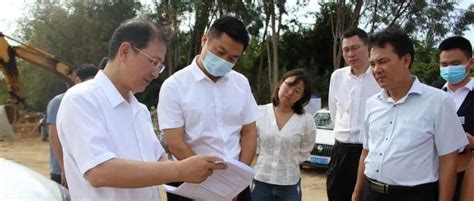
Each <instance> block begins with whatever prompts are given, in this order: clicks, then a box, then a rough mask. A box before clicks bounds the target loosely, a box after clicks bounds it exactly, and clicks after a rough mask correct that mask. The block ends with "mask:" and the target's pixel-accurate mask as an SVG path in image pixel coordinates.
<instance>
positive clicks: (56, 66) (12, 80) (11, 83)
mask: <svg viewBox="0 0 474 201" xmlns="http://www.w3.org/2000/svg"><path fill="white" fill-rule="evenodd" d="M5 38H8V39H11V40H14V39H12V38H10V37H8V36H6V35H4V34H2V32H0V70H1V72H2V74H3V77H4V80H5V83H6V86H7V90H8V93H9V95H10V98H9V100H8V102H9V103H11V104H14V105H18V106H25V102H24V99H23V98H22V96H21V93H20V84H21V82H20V76H19V73H18V68H17V63H16V58H20V59H23V60H25V61H27V62H29V63H32V64H34V65H36V66H39V67H41V68H43V69H45V70H48V71H50V72H52V73H55V74H57V75H59V76H60V77H61V78H63V79H64V80H65V81H66V82H67V84H68V85H70V86H72V84H73V82H74V81H73V75H72V72H73V68H72V65H70V64H68V63H66V62H63V61H61V60H60V59H58V58H57V57H55V56H54V55H51V54H49V53H47V52H45V51H43V50H41V49H38V48H35V47H32V46H29V45H25V44H22V43H20V44H22V45H21V46H10V45H9V44H8V41H7V40H6V39H5ZM17 42H18V41H17Z"/></svg>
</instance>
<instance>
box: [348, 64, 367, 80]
mask: <svg viewBox="0 0 474 201" xmlns="http://www.w3.org/2000/svg"><path fill="white" fill-rule="evenodd" d="M347 69H348V70H347V72H346V73H347V75H348V76H351V77H355V78H357V77H365V76H367V75H368V74H370V73H372V70H371V69H370V66H369V67H367V70H365V72H364V73H362V74H360V75H359V76H356V75H354V74H352V67H350V66H349V68H347Z"/></svg>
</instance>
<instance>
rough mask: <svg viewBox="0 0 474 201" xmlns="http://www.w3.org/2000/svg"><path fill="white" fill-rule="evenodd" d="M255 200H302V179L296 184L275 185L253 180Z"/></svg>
mask: <svg viewBox="0 0 474 201" xmlns="http://www.w3.org/2000/svg"><path fill="white" fill-rule="evenodd" d="M251 193H252V194H251V195H252V200H253V201H301V180H299V181H298V183H296V184H294V185H275V184H269V183H265V182H261V181H258V180H255V179H254V180H253V187H252V192H251Z"/></svg>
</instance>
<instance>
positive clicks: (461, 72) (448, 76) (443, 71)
mask: <svg viewBox="0 0 474 201" xmlns="http://www.w3.org/2000/svg"><path fill="white" fill-rule="evenodd" d="M440 75H441V77H442V78H443V79H444V80H446V82H448V83H449V84H457V83H460V82H461V81H463V80H464V78H466V76H467V73H466V65H465V64H461V65H449V66H446V67H441V68H440Z"/></svg>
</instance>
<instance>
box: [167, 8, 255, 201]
mask: <svg viewBox="0 0 474 201" xmlns="http://www.w3.org/2000/svg"><path fill="white" fill-rule="evenodd" d="M248 41H249V36H248V33H247V30H246V29H245V26H244V24H243V23H242V21H240V20H239V19H237V18H234V17H229V16H225V17H221V18H219V19H217V20H215V21H214V22H213V24H212V25H211V27H210V28H209V31H208V32H207V33H206V34H204V35H203V36H202V38H201V45H202V50H201V54H200V55H197V56H196V57H195V58H194V60H193V62H192V63H191V64H190V65H189V66H187V67H185V68H183V69H182V70H180V71H178V72H176V73H175V74H174V75H172V76H171V77H169V78H168V79H167V80H166V81H165V82H164V83H163V85H162V87H161V90H160V95H159V103H158V119H159V124H160V129H161V130H162V132H163V133H164V135H165V137H166V142H167V144H168V148H169V151H170V152H171V153H172V154H173V156H174V157H175V158H176V159H178V160H183V159H186V158H188V157H191V156H194V155H196V154H208V155H217V156H220V157H226V158H232V159H236V160H240V161H241V162H243V163H245V164H247V165H250V163H251V162H252V160H253V158H254V156H255V150H256V142H257V128H256V125H255V121H256V120H257V118H258V112H259V110H258V108H257V104H256V102H255V99H254V98H253V95H252V92H251V90H250V85H249V83H248V80H247V78H245V77H244V76H243V75H242V74H240V73H237V72H235V71H233V70H232V68H233V66H234V65H235V63H237V61H238V60H239V58H240V56H241V55H242V53H243V52H244V50H245V48H246V47H247V45H248ZM172 185H179V184H176V183H175V184H172ZM168 200H173V201H175V200H189V199H186V198H184V197H179V196H176V195H173V194H168ZM238 200H250V190H249V189H248V188H247V189H246V190H244V191H243V192H242V193H241V194H239V196H238Z"/></svg>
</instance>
